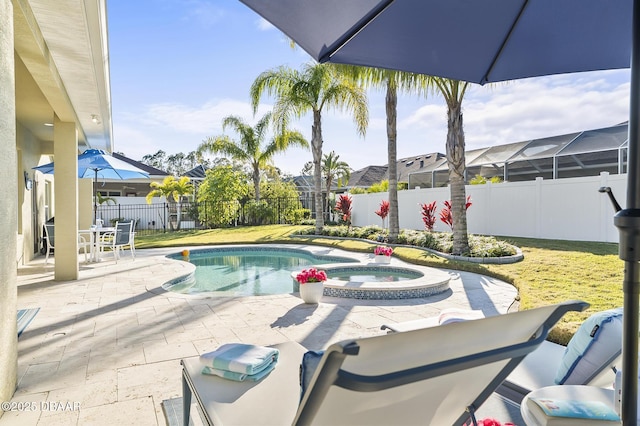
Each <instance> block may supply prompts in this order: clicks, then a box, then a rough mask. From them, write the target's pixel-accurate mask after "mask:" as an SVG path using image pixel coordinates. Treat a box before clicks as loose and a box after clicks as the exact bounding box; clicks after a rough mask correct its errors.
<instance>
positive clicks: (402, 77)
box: [339, 65, 431, 242]
mask: <svg viewBox="0 0 640 426" xmlns="http://www.w3.org/2000/svg"><path fill="white" fill-rule="evenodd" d="M339 67H340V69H341V70H343V71H344V72H346V73H349V74H350V75H352V76H353V77H354V78H356V79H358V80H359V81H361V82H362V83H363V84H364V85H365V87H378V88H384V89H385V91H386V94H385V108H386V114H387V163H388V175H389V241H390V242H395V241H396V240H397V239H398V234H399V233H400V220H399V216H398V155H397V152H398V150H397V135H398V129H397V124H396V123H397V116H398V90H400V91H402V92H404V93H407V94H410V93H420V92H421V91H422V90H423V89H424V87H426V86H428V85H429V79H430V78H431V77H429V76H426V75H422V74H412V73H408V72H403V71H395V70H388V69H383V68H366V67H359V66H351V65H340V66H339Z"/></svg>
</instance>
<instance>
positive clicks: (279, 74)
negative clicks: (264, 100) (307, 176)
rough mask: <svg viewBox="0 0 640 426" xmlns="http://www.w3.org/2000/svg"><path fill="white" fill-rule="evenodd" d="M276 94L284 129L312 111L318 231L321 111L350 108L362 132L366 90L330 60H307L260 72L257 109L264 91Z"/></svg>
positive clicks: (254, 91) (276, 112)
mask: <svg viewBox="0 0 640 426" xmlns="http://www.w3.org/2000/svg"><path fill="white" fill-rule="evenodd" d="M264 93H266V94H267V95H270V96H271V95H273V96H275V105H274V109H273V118H274V121H275V125H276V128H277V129H285V128H286V127H287V125H288V123H289V122H290V121H291V120H292V119H297V118H301V117H302V116H304V115H305V114H307V113H309V112H311V113H312V115H313V124H312V126H311V152H312V155H313V166H314V170H313V178H314V179H313V181H314V188H315V194H316V197H315V211H316V233H317V234H320V233H321V232H322V228H323V226H324V217H323V215H322V211H323V207H322V196H321V194H322V169H321V162H322V143H323V140H322V112H323V111H324V110H326V109H335V110H338V111H347V112H349V113H351V114H353V119H354V122H355V124H356V127H357V129H358V132H359V133H360V134H361V135H364V134H365V132H366V128H367V125H368V123H369V112H368V109H367V96H366V92H365V91H364V90H363V89H362V88H361V87H359V86H358V85H357V84H356V83H355V82H354V81H353V79H350V78H348V76H346V75H345V74H343V73H340V72H338V70H337V69H336V67H335V66H333V65H331V64H307V65H305V66H304V67H303V69H302V70H301V71H298V70H294V69H291V68H289V67H285V66H281V67H278V68H275V69H272V70H268V71H265V72H263V73H261V74H260V75H259V76H258V78H256V80H255V81H254V82H253V84H252V85H251V89H250V95H251V102H252V106H253V110H254V112H255V111H256V110H257V108H258V105H259V103H260V99H261V97H262V95H263V94H264Z"/></svg>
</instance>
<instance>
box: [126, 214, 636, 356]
mask: <svg viewBox="0 0 640 426" xmlns="http://www.w3.org/2000/svg"><path fill="white" fill-rule="evenodd" d="M302 228H306V227H299V226H290V225H269V226H257V227H243V228H232V229H212V230H203V231H181V232H172V233H166V234H154V235H147V236H137V237H136V247H137V248H152V247H171V246H189V245H206V244H236V243H298V244H319V245H326V246H332V247H336V248H341V249H345V250H352V251H365V252H372V250H373V247H374V246H375V245H376V244H375V243H374V242H371V243H368V242H364V241H356V240H337V239H330V238H323V237H314V236H305V237H303V238H299V237H291V236H290V235H291V234H293V233H295V232H296V231H297V230H299V229H302ZM501 239H503V240H505V241H508V242H510V243H512V244H514V245H516V246H518V247H520V248H521V249H522V253H523V254H524V260H523V261H522V262H518V263H514V264H510V265H478V264H471V263H466V262H456V261H449V260H446V259H443V258H440V257H438V256H435V255H433V254H430V253H426V252H425V251H423V250H420V249H416V248H409V247H398V248H396V249H395V250H394V255H395V256H397V257H399V258H401V259H403V260H406V261H408V262H412V263H418V264H421V265H427V266H434V267H440V268H449V269H457V270H464V271H470V272H477V273H481V274H485V275H490V276H494V277H497V278H500V279H503V280H505V281H507V282H509V283H512V284H513V285H514V286H515V287H516V288H517V289H518V292H519V295H520V309H531V308H534V307H537V306H543V305H549V304H553V303H557V302H562V301H566V300H572V299H579V300H584V301H585V302H588V303H589V304H591V307H590V308H589V309H588V310H587V311H585V312H582V313H570V314H567V315H565V317H563V319H562V320H561V321H560V322H559V323H558V325H557V326H556V327H555V328H554V329H553V330H552V331H551V333H550V334H549V338H550V340H553V341H555V342H559V343H563V344H566V343H567V342H568V341H569V339H570V338H571V336H572V335H573V333H575V331H576V329H577V328H578V326H579V325H580V323H582V321H584V320H585V319H586V318H587V317H588V316H589V315H591V314H592V313H593V312H596V311H601V310H605V309H610V308H616V307H620V306H622V303H623V294H622V280H623V268H624V262H623V261H622V260H620V258H619V257H618V245H617V244H612V243H592V242H580V241H558V240H538V239H530V238H512V237H501Z"/></svg>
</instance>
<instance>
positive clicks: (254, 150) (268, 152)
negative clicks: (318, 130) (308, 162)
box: [198, 113, 309, 201]
mask: <svg viewBox="0 0 640 426" xmlns="http://www.w3.org/2000/svg"><path fill="white" fill-rule="evenodd" d="M271 118H272V114H271V113H266V114H265V115H264V116H263V117H262V118H261V119H260V121H258V123H257V124H256V125H255V126H254V127H251V126H249V125H248V124H246V123H245V122H244V121H243V120H242V118H240V117H236V116H233V115H230V116H228V117H225V118H224V119H223V121H222V129H223V130H224V129H226V128H227V127H232V128H233V129H234V130H235V131H236V133H238V135H240V138H239V139H238V140H232V139H230V138H229V137H228V136H225V135H222V136H216V137H209V138H207V140H206V141H204V142H203V143H202V144H200V146H199V147H198V152H207V151H208V152H211V153H214V154H226V155H230V156H231V157H232V158H233V159H234V160H239V161H242V162H247V163H249V166H250V168H251V179H252V181H253V187H254V190H255V198H256V201H260V178H261V175H260V172H261V171H262V170H266V169H267V168H268V166H269V163H270V162H271V160H272V158H273V156H274V155H275V154H277V153H279V152H283V151H285V150H286V149H287V148H289V147H290V146H294V145H297V146H301V147H303V148H308V147H309V143H308V142H307V141H306V139H305V138H304V136H302V134H301V133H300V132H298V131H290V130H287V129H286V128H285V127H282V128H281V129H280V132H279V134H278V135H277V136H275V137H274V138H273V139H271V141H270V142H269V143H268V144H267V146H265V147H263V146H262V144H263V141H264V139H265V137H266V135H267V131H268V129H269V124H270V123H271Z"/></svg>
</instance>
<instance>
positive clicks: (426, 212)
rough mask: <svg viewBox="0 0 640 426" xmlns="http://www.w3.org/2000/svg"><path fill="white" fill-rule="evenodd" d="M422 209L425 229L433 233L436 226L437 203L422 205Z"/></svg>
mask: <svg viewBox="0 0 640 426" xmlns="http://www.w3.org/2000/svg"><path fill="white" fill-rule="evenodd" d="M420 208H421V209H422V221H423V222H424V227H425V228H427V230H428V231H429V232H431V231H433V227H434V225H435V224H436V202H435V201H434V202H433V203H431V204H420Z"/></svg>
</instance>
